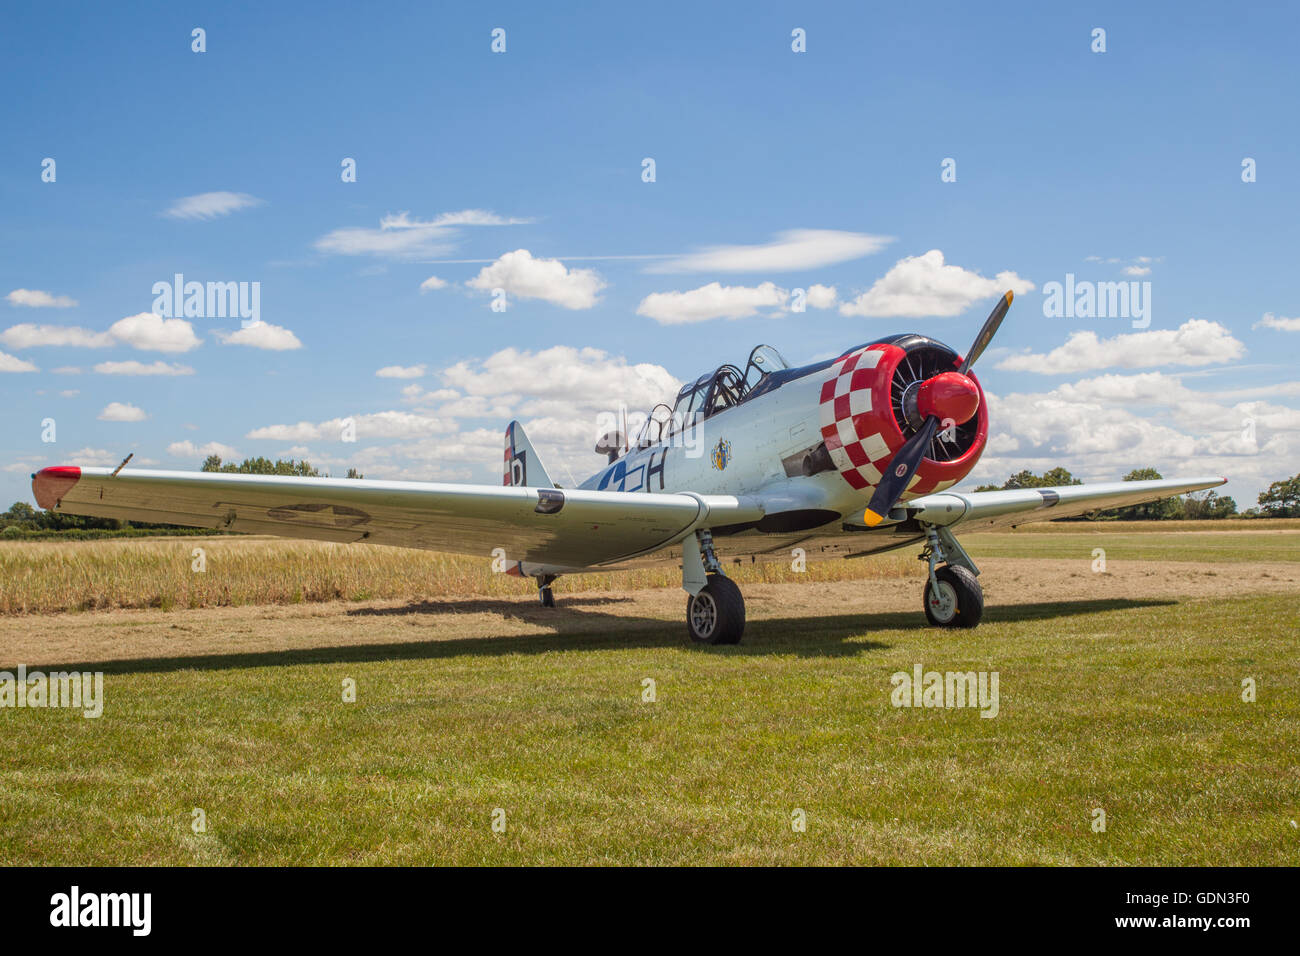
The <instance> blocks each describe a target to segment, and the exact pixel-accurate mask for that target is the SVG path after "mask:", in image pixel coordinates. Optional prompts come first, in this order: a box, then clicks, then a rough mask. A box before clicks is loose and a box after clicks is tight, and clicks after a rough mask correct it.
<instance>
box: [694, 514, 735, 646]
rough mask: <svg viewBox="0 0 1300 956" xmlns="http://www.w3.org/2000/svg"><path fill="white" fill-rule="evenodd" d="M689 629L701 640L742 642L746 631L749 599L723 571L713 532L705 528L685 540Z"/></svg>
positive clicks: (720, 642)
mask: <svg viewBox="0 0 1300 956" xmlns="http://www.w3.org/2000/svg"><path fill="white" fill-rule="evenodd" d="M682 588H683V589H684V590H685V591H686V593H687V594H688V595H689V596H688V597H687V598H686V630H687V631H688V632H689V633H690V635H691V640H693V641H695V642H697V643H700V644H739V643H740V638H741V635H743V634H744V633H745V599H744V598H743V597H742V596H741V594H740V588H738V587H736V585H735V584H734V583H732V581H731V579H730V578H728V577H727V576H726V575H725V574H723V573H722V565H721V564H720V563H719V561H718V556H717V554H716V553H714V550H713V535H712V533H711V532H710V531H709V530H708V529H707V528H705V529H701V530H700V531H697V532H695V534H694V535H692V536H690V537H688V538H686V539H685V540H684V541H683V542H682Z"/></svg>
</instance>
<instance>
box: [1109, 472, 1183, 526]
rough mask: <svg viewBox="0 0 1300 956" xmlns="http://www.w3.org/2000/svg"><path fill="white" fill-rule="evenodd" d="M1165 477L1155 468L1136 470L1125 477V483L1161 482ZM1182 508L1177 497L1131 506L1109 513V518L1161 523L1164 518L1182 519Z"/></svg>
mask: <svg viewBox="0 0 1300 956" xmlns="http://www.w3.org/2000/svg"><path fill="white" fill-rule="evenodd" d="M1163 477H1164V475H1162V474H1160V472H1158V471H1156V470H1155V469H1154V468H1134V469H1133V470H1132V471H1130V472H1129V473H1128V474H1127V475H1125V476H1124V480H1125V481H1159V480H1160V479H1161V478H1163ZM1182 510H1183V509H1182V506H1181V504H1180V503H1179V501H1178V498H1177V496H1174V497H1171V498H1161V499H1159V500H1158V501H1148V502H1146V504H1141V505H1130V506H1129V507H1127V508H1117V509H1115V510H1114V511H1107V512H1104V514H1105V515H1106V516H1107V517H1116V518H1118V519H1119V520H1120V521H1159V520H1161V519H1164V518H1180V517H1182Z"/></svg>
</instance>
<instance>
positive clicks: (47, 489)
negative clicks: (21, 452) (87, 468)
mask: <svg viewBox="0 0 1300 956" xmlns="http://www.w3.org/2000/svg"><path fill="white" fill-rule="evenodd" d="M80 480H81V468H80V467H79V466H78V465H51V466H50V467H48V468H42V469H41V470H40V471H38V472H36V474H34V475H32V495H33V496H34V497H35V498H36V503H37V504H38V505H40V506H41V507H42V508H44V509H46V510H47V511H48V510H49V509H50V508H53V507H54V506H56V505H57V504H58V503H59V500H60V499H61V498H62V497H63V496H64V495H66V494H67V493H68V491H69V490H71V488H72V486H73V485H75V484H76V483H77V482H79V481H80Z"/></svg>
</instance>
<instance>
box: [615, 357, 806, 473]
mask: <svg viewBox="0 0 1300 956" xmlns="http://www.w3.org/2000/svg"><path fill="white" fill-rule="evenodd" d="M789 367H790V363H789V362H787V361H786V360H785V357H784V356H783V355H782V354H781V353H780V352H778V351H777V350H776V349H774V348H772V346H770V345H758V346H755V347H754V349H753V351H751V352H750V353H749V361H748V362H746V363H745V370H744V371H743V372H742V371H741V370H740V369H739V368H737V367H736V366H735V365H720V366H718V367H717V368H716V369H714V370H713V371H712V372H707V373H706V374H704V375H701V376H700V377H699V378H697V379H696V380H695V381H693V382H687V383H686V384H685V385H683V386H682V387H681V390H680V391H678V393H677V398H676V401H674V403H673V406H672V407H671V408H669V407H668V406H667V405H666V404H663V403H660V404H658V405H656V406H655V407H654V408H652V409H651V410H650V414H649V415H648V416H647V417H646V421H645V424H644V425H642V426H641V428H640V430H639V431H638V432H637V434H636V437H635V439H634V440H633V441H632V442H631V448H638V449H639V448H649V447H650V446H651V445H655V444H658V443H659V442H661V441H663V440H664V439H665V438H667V437H669V436H670V435H672V434H674V433H676V432H678V431H682V430H685V429H688V428H692V427H694V426H695V425H696V424H697V423H699V422H700V421H703V420H704V419H706V418H712V417H713V416H714V415H716V414H718V413H719V412H722V411H726V410H727V409H728V408H731V407H732V406H733V405H739V404H740V403H741V402H742V401H743V400H744V399H745V397H746V396H747V395H749V394H750V392H752V391H753V390H754V389H755V388H757V387H758V385H759V384H760V383H761V382H762V381H763V379H765V378H766V377H767V376H769V375H771V374H772V373H774V372H780V371H783V370H785V369H788V368H789ZM630 430H631V429H629V431H630ZM623 444H624V442H623V440H622V436H621V435H618V434H615V433H613V432H611V433H610V434H608V435H605V436H603V437H602V438H601V440H600V442H599V443H598V444H597V446H596V451H597V452H598V453H599V454H602V455H608V456H609V460H610V461H614V460H615V459H616V458H617V457H618V455H619V453H620V452H621V451H622V446H623Z"/></svg>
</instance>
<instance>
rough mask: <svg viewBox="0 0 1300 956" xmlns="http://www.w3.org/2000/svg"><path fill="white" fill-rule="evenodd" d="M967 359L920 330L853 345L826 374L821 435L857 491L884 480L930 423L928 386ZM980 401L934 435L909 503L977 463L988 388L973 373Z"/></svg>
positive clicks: (984, 436) (985, 434) (981, 450)
mask: <svg viewBox="0 0 1300 956" xmlns="http://www.w3.org/2000/svg"><path fill="white" fill-rule="evenodd" d="M960 364H961V358H960V356H958V355H957V353H956V352H954V351H953V350H952V349H950V348H948V347H947V346H946V345H943V344H942V343H940V342H936V341H934V340H933V339H929V338H926V337H924V336H920V335H909V336H900V337H899V338H897V339H894V340H891V341H889V342H877V343H874V344H872V345H866V346H863V347H862V348H859V349H854V350H853V351H852V352H848V353H846V354H844V355H842V356H840V357H839V358H838V359H836V360H835V361H834V362H833V363H831V366H830V368H829V369H827V371H826V375H827V378H826V380H825V382H824V383H823V384H822V392H821V426H822V438H823V439H824V440H825V442H826V450H827V452H829V454H830V458H831V461H832V463H833V464H834V465H835V467H836V468H837V469H838V470H839V473H840V475H841V476H842V477H843V478H844V480H845V481H846V482H848V483H849V485H850V486H851V487H852V488H854V489H857V490H859V491H864V492H866V491H869V490H870V489H871V488H872V487H874V486H875V485H877V484H878V483H879V482H880V477H881V473H882V471H883V470H884V469H886V468H888V467H889V463H890V459H892V458H893V456H894V453H895V452H897V451H898V450H899V449H900V448H901V447H902V446H903V443H904V442H905V441H907V439H908V438H910V437H911V436H912V435H914V434H915V433H916V431H917V429H918V428H919V427H920V426H921V424H922V423H923V422H924V415H923V414H921V413H920V412H919V411H918V408H917V404H918V393H919V394H920V404H921V406H922V407H923V408H924V407H925V393H924V391H923V390H922V386H923V385H925V383H927V382H929V381H931V380H932V379H934V378H935V376H939V375H942V374H943V373H945V372H953V371H954V370H955V369H956V368H957V366H958V365H960ZM966 377H967V378H969V379H970V380H971V382H973V383H974V385H975V390H976V392H977V393H978V396H979V404H978V407H977V408H976V410H975V413H974V414H973V415H971V416H970V418H969V419H968V420H967V421H965V422H961V423H957V424H956V425H954V426H953V427H951V428H949V429H948V430H947V431H941V432H940V433H938V434H936V436H935V438H934V440H933V441H932V442H931V443H930V448H929V450H928V451H927V452H926V456H925V457H924V458H923V459H921V464H920V465H919V466H918V467H917V469H916V474H915V475H913V476H912V480H911V482H910V483H909V484H908V486H907V491H905V492H904V493H903V496H902V497H903V500H908V499H911V498H915V497H918V496H920V495H926V494H930V493H931V492H935V491H942V490H943V489H945V488H949V487H951V486H952V485H954V484H956V483H957V482H958V481H960V480H961V479H962V478H964V477H966V475H967V474H968V473H969V472H970V470H971V469H972V468H974V467H975V463H976V462H977V461H979V458H980V455H981V454H983V453H984V445H985V442H986V441H987V439H988V433H989V413H988V407H987V405H986V404H985V401H984V390H983V389H982V388H981V387H980V384H979V380H978V379H977V378H975V376H974V374H972V373H970V372H967V373H966Z"/></svg>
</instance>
